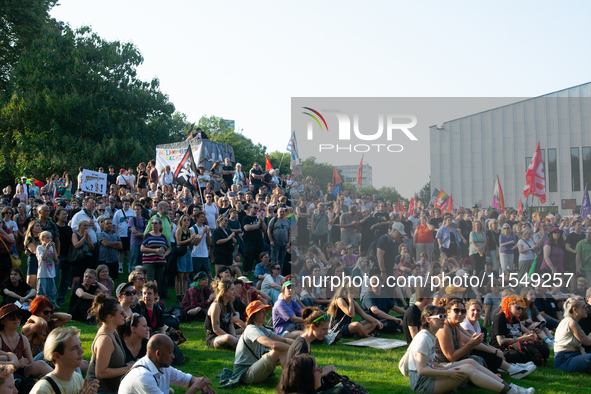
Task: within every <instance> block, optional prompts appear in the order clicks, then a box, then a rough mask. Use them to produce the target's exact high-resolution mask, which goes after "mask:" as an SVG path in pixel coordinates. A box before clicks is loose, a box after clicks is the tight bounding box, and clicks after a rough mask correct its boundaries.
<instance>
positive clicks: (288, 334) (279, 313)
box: [273, 280, 304, 339]
mask: <svg viewBox="0 0 591 394" xmlns="http://www.w3.org/2000/svg"><path fill="white" fill-rule="evenodd" d="M294 287H295V286H293V282H292V281H290V280H284V281H283V283H282V284H281V297H280V298H279V299H278V300H277V301H276V302H275V305H273V331H275V334H277V335H279V336H282V337H284V338H290V339H295V338H297V337H299V336H300V334H301V333H302V331H300V330H298V329H297V328H296V327H297V325H298V324H299V325H301V324H303V323H304V319H302V308H301V307H300V304H298V303H297V301H295V300H294V299H293V295H294V292H295V289H294Z"/></svg>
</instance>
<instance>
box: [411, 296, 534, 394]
mask: <svg viewBox="0 0 591 394" xmlns="http://www.w3.org/2000/svg"><path fill="white" fill-rule="evenodd" d="M446 319H447V315H446V314H445V309H444V308H442V307H440V306H435V305H427V306H426V307H425V308H424V309H423V312H422V314H421V321H422V322H423V323H422V325H421V331H420V332H419V333H418V334H417V335H416V336H415V337H414V338H413V340H412V342H411V344H410V346H409V347H408V349H407V351H406V354H405V356H404V358H405V359H406V360H405V361H406V363H401V364H402V365H401V367H402V368H401V369H403V370H404V371H405V375H406V374H407V373H408V375H407V376H408V378H409V380H410V388H411V390H412V391H413V392H415V393H425V394H427V393H429V394H431V393H432V394H442V393H448V392H452V391H454V390H455V389H456V388H457V387H458V386H460V385H461V384H462V383H464V382H465V381H467V380H469V381H470V382H472V383H473V384H474V385H476V386H478V387H480V388H483V389H487V390H490V391H493V392H496V393H502V394H533V393H534V392H535V389H534V388H533V387H532V388H529V389H525V388H523V387H520V386H517V385H515V384H513V383H512V384H508V383H506V382H504V381H503V380H502V379H501V378H499V377H498V376H497V375H495V374H494V373H492V372H490V371H489V370H488V369H486V368H485V367H483V366H482V365H480V364H478V363H477V362H476V361H474V360H472V359H466V360H462V361H458V362H457V363H454V364H453V365H451V366H448V367H444V366H442V365H439V364H437V363H436V362H435V361H434V360H435V347H436V343H437V337H436V335H437V332H438V331H439V330H440V329H442V328H443V327H444V325H445V320H446Z"/></svg>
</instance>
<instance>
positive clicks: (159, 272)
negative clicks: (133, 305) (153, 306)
mask: <svg viewBox="0 0 591 394" xmlns="http://www.w3.org/2000/svg"><path fill="white" fill-rule="evenodd" d="M162 224H163V221H162V220H161V219H160V218H159V217H157V216H154V217H152V220H151V223H150V224H149V225H148V228H149V229H150V231H148V228H146V233H144V240H143V241H142V247H141V251H142V253H143V258H142V265H143V266H144V267H145V268H146V270H147V271H148V277H147V279H148V280H149V281H154V280H156V283H158V284H159V286H162V277H163V275H164V268H165V267H166V257H167V256H168V255H169V254H170V244H169V243H168V240H167V238H166V237H165V236H164V233H163V230H162ZM169 234H170V230H169Z"/></svg>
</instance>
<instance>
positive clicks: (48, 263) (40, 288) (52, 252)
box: [36, 231, 59, 307]
mask: <svg viewBox="0 0 591 394" xmlns="http://www.w3.org/2000/svg"><path fill="white" fill-rule="evenodd" d="M39 239H40V240H41V245H39V246H37V252H36V256H37V261H38V262H39V269H38V275H37V294H38V295H40V296H46V297H47V298H48V299H49V300H50V301H51V303H52V304H53V305H54V306H56V305H55V295H56V293H57V289H56V288H55V266H56V265H57V264H59V258H58V255H57V252H56V247H55V243H54V242H53V241H52V239H51V233H50V232H49V231H43V232H42V233H41V234H40V235H39ZM56 307H57V306H56Z"/></svg>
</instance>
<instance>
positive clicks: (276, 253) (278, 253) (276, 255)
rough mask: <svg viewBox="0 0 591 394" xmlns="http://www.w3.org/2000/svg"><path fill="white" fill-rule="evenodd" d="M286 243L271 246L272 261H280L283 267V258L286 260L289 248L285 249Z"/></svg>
mask: <svg viewBox="0 0 591 394" xmlns="http://www.w3.org/2000/svg"><path fill="white" fill-rule="evenodd" d="M285 246H286V245H277V244H275V246H273V247H272V248H271V262H272V263H279V265H280V266H281V267H282V268H283V260H285V254H286V253H287V250H285Z"/></svg>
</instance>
